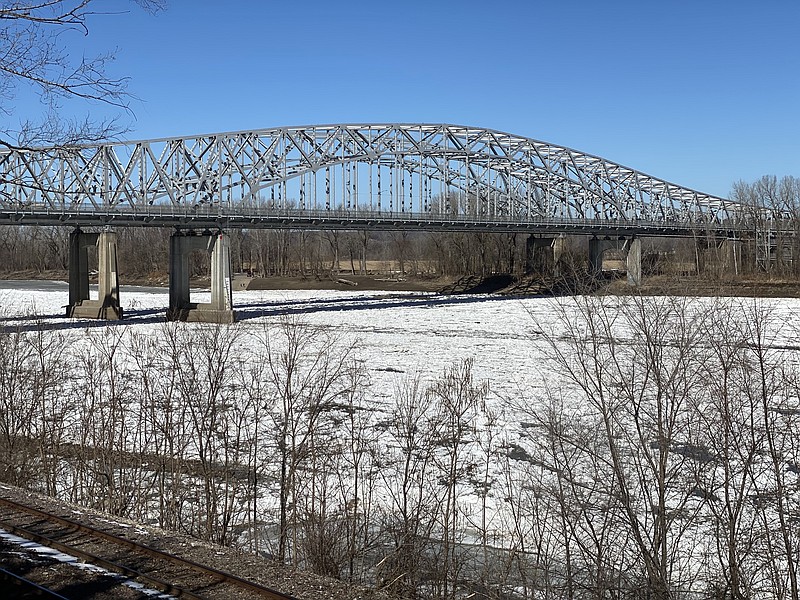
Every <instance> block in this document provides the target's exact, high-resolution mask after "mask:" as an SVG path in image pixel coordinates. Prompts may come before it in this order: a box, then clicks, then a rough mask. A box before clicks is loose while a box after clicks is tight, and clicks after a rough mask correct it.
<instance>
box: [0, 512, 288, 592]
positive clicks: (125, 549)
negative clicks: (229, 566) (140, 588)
mask: <svg viewBox="0 0 800 600" xmlns="http://www.w3.org/2000/svg"><path fill="white" fill-rule="evenodd" d="M0 528H2V529H5V530H6V531H8V532H10V533H13V534H14V535H17V536H19V537H22V538H26V539H28V540H31V541H33V542H36V543H38V544H42V545H43V546H47V547H50V548H53V549H55V550H58V551H60V552H64V553H66V554H70V555H72V556H75V557H77V558H79V559H81V560H83V561H84V562H88V563H91V564H94V565H97V566H98V567H101V568H103V569H106V570H108V571H112V572H114V573H118V574H120V575H123V576H124V577H126V578H129V579H133V580H135V581H137V582H139V583H141V584H144V585H146V586H148V587H151V588H154V589H157V590H160V591H162V592H165V593H167V594H170V595H173V596H177V597H179V598H186V599H187V600H210V599H213V598H225V599H228V598H237V597H240V598H265V599H267V600H294V598H293V597H292V596H290V595H288V594H284V593H282V592H279V591H277V590H273V589H270V588H268V587H265V586H262V585H260V584H257V583H254V582H252V581H248V580H246V579H242V578H240V577H237V576H236V575H233V574H232V573H227V572H224V571H220V570H218V569H214V568H211V567H207V566H205V565H201V564H199V563H197V562H194V561H191V560H187V559H183V558H180V557H177V556H175V555H172V554H168V553H166V552H162V551H161V550H157V549H155V548H151V547H149V546H147V545H145V544H141V543H139V542H134V541H132V540H130V539H127V538H124V537H121V536H117V535H114V534H112V533H109V532H107V531H103V530H100V529H97V528H95V527H91V526H89V525H86V524H85V523H79V522H77V521H75V520H73V519H69V518H66V517H63V516H60V515H53V514H50V513H48V512H45V511H43V510H40V509H38V508H33V507H30V506H25V505H23V504H20V503H18V502H15V501H13V500H10V499H8V498H3V497H0ZM156 573H157V575H156ZM19 579H22V578H19ZM51 597H59V596H58V595H55V596H51Z"/></svg>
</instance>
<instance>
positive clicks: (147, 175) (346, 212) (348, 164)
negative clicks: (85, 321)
mask: <svg viewBox="0 0 800 600" xmlns="http://www.w3.org/2000/svg"><path fill="white" fill-rule="evenodd" d="M751 221H752V219H749V218H748V213H747V211H745V210H744V209H743V207H741V206H740V205H737V204H736V203H733V202H731V201H729V200H727V199H724V198H719V197H715V196H712V195H709V194H704V193H702V192H698V191H695V190H691V189H688V188H685V187H682V186H679V185H676V184H673V183H670V182H667V181H664V180H662V179H658V178H656V177H652V176H650V175H646V174H644V173H641V172H639V171H636V170H634V169H631V168H628V167H624V166H622V165H619V164H617V163H614V162H612V161H609V160H605V159H603V158H600V157H597V156H593V155H590V154H586V153H583V152H578V151H576V150H572V149H570V148H566V147H563V146H557V145H554V144H549V143H546V142H541V141H537V140H534V139H530V138H527V137H522V136H516V135H512V134H508V133H504V132H500V131H494V130H490V129H484V128H479V127H467V126H461V125H447V124H417V123H411V124H409V123H405V124H337V125H311V126H303V127H280V128H274V129H262V130H253V131H241V132H234V133H222V134H212V135H200V136H188V137H180V138H166V139H158V140H144V141H134V142H120V143H109V144H103V145H96V146H75V147H68V148H55V149H49V148H37V149H9V150H5V151H3V152H0V224H5V225H12V224H17V225H59V226H72V227H74V228H75V231H74V233H73V237H72V238H71V240H72V241H71V258H70V281H71V286H70V290H71V291H70V309H69V310H70V311H71V312H70V314H74V315H76V316H77V315H81V316H99V317H106V318H113V317H119V316H121V314H122V311H121V308H119V300H118V296H116V289H117V287H118V284H117V282H116V242H115V238H114V234H113V231H112V230H111V228H112V227H131V226H161V227H174V228H175V230H176V234H175V235H174V236H173V241H172V244H171V255H172V257H171V260H170V264H171V269H170V271H171V272H170V311H169V315H170V316H171V317H172V318H194V317H197V316H198V315H199V314H200V313H198V310H200V311H203V310H206V311H207V312H205V313H203V314H202V317H200V318H208V319H211V320H217V319H220V318H222V319H228V318H231V319H232V318H233V313H232V306H231V300H230V283H229V282H230V267H229V258H228V250H227V247H228V244H227V236H225V235H224V231H225V230H228V229H231V228H290V229H300V228H307V229H376V230H378V229H382V230H398V229H401V230H424V231H453V230H456V231H486V232H523V233H528V234H532V235H533V236H537V237H536V238H533V237H532V239H535V240H538V241H535V242H533V243H532V246H533V247H539V248H541V247H545V246H547V245H548V244H549V246H550V247H553V248H554V251H555V252H558V249H557V246H558V242H557V241H556V240H557V239H558V238H557V236H559V235H562V234H570V233H581V234H588V235H592V236H595V238H593V239H597V240H601V239H602V238H604V237H616V238H624V239H625V240H627V242H626V247H628V248H630V249H631V250H632V251H633V252H632V255H631V260H630V261H629V262H631V261H632V264H631V265H629V267H630V268H629V272H631V271H632V272H633V275H634V277H633V280H634V281H633V282H634V283H636V281H635V280H636V278H637V277H638V275H637V272H638V273H640V267H638V266H637V260H638V259H637V258H636V256H637V254H640V245H639V243H638V242H637V240H638V238H639V236H697V235H702V236H705V235H714V236H717V237H721V238H731V239H734V238H737V237H739V236H741V235H743V234H746V233H747V232H752V225H751V224H750V223H751ZM92 228H101V229H102V233H85V232H84V230H85V229H92ZM198 232H199V233H198ZM544 240H547V241H544ZM93 244H96V245H98V248H99V256H100V262H101V269H100V272H101V279H102V278H105V279H106V281H105V283H103V281H101V298H100V299H99V300H98V301H97V302H98V303H99V307H98V306H95V305H94V304H92V302H93V301H90V300H89V299H88V280H87V279H86V277H87V276H86V274H85V271H86V270H87V267H86V265H87V259H86V250H87V248H88V246H90V245H93ZM198 247H202V248H205V249H208V250H209V252H210V253H211V255H212V271H213V272H214V273H212V281H214V282H215V283H214V284H212V296H213V297H214V300H213V301H212V306H211V307H202V306H200V307H198V306H194V305H192V304H191V303H189V299H188V270H187V265H186V263H187V261H188V253H189V252H191V251H192V249H196V248H198ZM602 248H603V244H602V242H599V241H598V243H597V244H595V250H594V251H592V250H591V248H590V254H592V253H594V256H593V257H590V259H591V260H593V261H594V263H597V261H598V260H599V258H598V257H599V256H601V255H602ZM594 263H593V264H594ZM103 265H105V266H103ZM73 279H74V281H73ZM226 280H227V281H228V284H227V285H226V284H225V281H226ZM104 294H105V296H104ZM104 298H105V299H104ZM226 315H227V316H226Z"/></svg>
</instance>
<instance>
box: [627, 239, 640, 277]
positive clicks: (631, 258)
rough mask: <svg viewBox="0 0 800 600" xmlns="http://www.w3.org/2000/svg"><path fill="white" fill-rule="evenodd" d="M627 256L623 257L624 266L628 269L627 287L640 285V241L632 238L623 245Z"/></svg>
mask: <svg viewBox="0 0 800 600" xmlns="http://www.w3.org/2000/svg"><path fill="white" fill-rule="evenodd" d="M625 246H626V247H627V250H628V255H627V256H626V257H625V265H626V267H627V269H628V285H631V286H636V287H638V286H640V285H642V240H641V239H639V238H632V239H630V240H628V241H627V242H626V244H625Z"/></svg>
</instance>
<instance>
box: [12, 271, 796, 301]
mask: <svg viewBox="0 0 800 600" xmlns="http://www.w3.org/2000/svg"><path fill="white" fill-rule="evenodd" d="M0 280H29V281H37V280H38V281H44V280H46V281H67V280H68V276H67V272H66V271H64V270H50V271H41V272H40V271H9V272H4V273H0ZM121 283H122V284H123V285H130V286H144V287H167V286H169V277H168V275H167V274H165V273H156V274H151V275H147V276H135V277H123V278H122V281H121ZM556 283H557V282H556ZM556 283H554V282H542V281H540V280H538V279H535V278H521V279H517V278H515V277H512V276H511V275H502V274H501V275H492V276H490V277H485V278H480V277H478V276H469V275H468V276H463V277H411V276H408V277H389V276H386V275H380V274H378V275H351V274H349V273H348V274H339V275H331V276H329V277H249V276H247V275H243V274H236V275H235V276H234V286H233V289H234V290H238V291H242V290H253V291H258V290H340V291H347V290H350V291H355V290H362V291H386V292H393V291H394V292H432V293H441V294H470V293H472V294H513V295H522V296H527V295H542V294H544V295H549V294H553V293H556V294H557V293H560V292H559V290H560V289H561V288H563V287H564V286H562V285H556ZM208 285H209V279H208V278H207V277H206V278H196V279H193V280H192V286H193V287H198V288H205V287H208ZM592 291H593V292H594V293H596V294H608V295H617V296H628V295H631V294H643V295H647V296H666V295H673V296H675V295H678V296H737V297H759V298H800V281H789V280H781V279H767V278H735V279H734V278H730V279H710V278H708V277H697V276H668V275H659V276H653V277H645V278H644V280H643V281H642V284H641V285H640V286H639V287H631V286H629V285H628V284H627V280H626V278H625V277H624V275H623V276H622V277H608V278H606V279H604V280H601V281H598V282H595V284H594V285H593V286H592Z"/></svg>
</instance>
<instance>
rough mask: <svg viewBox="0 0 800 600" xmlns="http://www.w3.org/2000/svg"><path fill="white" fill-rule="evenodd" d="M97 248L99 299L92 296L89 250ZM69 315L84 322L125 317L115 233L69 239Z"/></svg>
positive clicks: (75, 234) (77, 233) (75, 233)
mask: <svg viewBox="0 0 800 600" xmlns="http://www.w3.org/2000/svg"><path fill="white" fill-rule="evenodd" d="M90 246H97V263H98V266H97V300H91V299H90V295H89V247H90ZM67 316H68V317H75V318H83V319H108V320H115V319H121V318H122V307H121V306H120V304H119V273H118V271H117V234H116V233H114V232H113V231H104V232H102V233H84V232H82V231H81V230H80V229H76V230H75V231H73V232H72V233H71V234H70V236H69V304H68V305H67Z"/></svg>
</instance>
